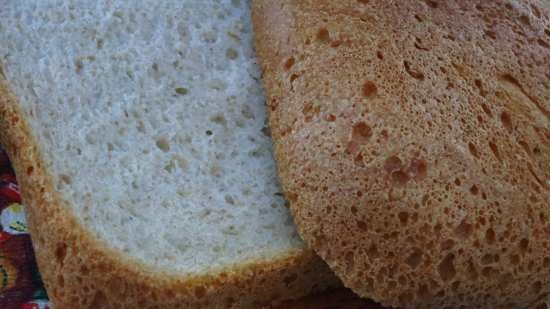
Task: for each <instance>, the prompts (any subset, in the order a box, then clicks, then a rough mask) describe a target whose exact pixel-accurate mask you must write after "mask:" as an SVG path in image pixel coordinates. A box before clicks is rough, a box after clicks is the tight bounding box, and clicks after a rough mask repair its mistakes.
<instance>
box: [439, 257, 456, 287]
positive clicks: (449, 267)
mask: <svg viewBox="0 0 550 309" xmlns="http://www.w3.org/2000/svg"><path fill="white" fill-rule="evenodd" d="M454 259H455V256H454V254H452V253H450V254H448V255H447V256H446V257H445V258H444V259H443V261H441V263H439V266H438V271H439V276H440V277H441V279H443V281H449V280H451V279H453V278H454V277H455V276H456V269H455V265H454Z"/></svg>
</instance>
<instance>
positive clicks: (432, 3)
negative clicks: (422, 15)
mask: <svg viewBox="0 0 550 309" xmlns="http://www.w3.org/2000/svg"><path fill="white" fill-rule="evenodd" d="M424 2H425V3H426V4H427V5H428V6H429V7H431V8H432V9H437V7H438V6H439V3H437V1H434V0H424Z"/></svg>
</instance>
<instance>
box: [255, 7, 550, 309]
mask: <svg viewBox="0 0 550 309" xmlns="http://www.w3.org/2000/svg"><path fill="white" fill-rule="evenodd" d="M253 21H254V25H255V31H256V46H257V50H258V54H259V56H260V59H261V62H262V66H263V70H264V82H265V87H266V91H267V94H268V109H269V111H270V123H271V128H272V133H273V138H274V141H275V148H276V159H277V161H278V164H279V171H280V177H281V182H282V185H283V188H284V191H285V194H286V196H287V197H288V198H289V200H290V205H291V210H292V213H293V215H294V217H295V221H296V224H297V225H298V228H299V231H300V233H301V235H302V236H303V237H304V239H305V240H306V241H307V242H308V244H309V245H311V246H312V248H314V249H315V250H316V252H317V253H319V254H320V256H321V257H322V258H323V259H324V260H325V261H326V262H328V264H329V266H330V267H331V268H332V269H333V270H334V271H335V272H336V274H337V275H338V276H339V277H340V278H341V279H342V280H343V282H344V284H345V285H346V286H347V287H350V288H352V289H353V290H354V291H355V292H356V293H358V294H359V295H361V296H363V297H368V298H373V299H375V300H377V301H380V302H382V303H384V304H386V305H390V306H396V307H402V308H528V307H532V306H534V305H535V304H537V303H538V302H540V300H541V299H544V297H547V296H548V295H549V294H550V105H549V104H550V10H549V7H548V2H545V1H501V0H499V1H473V0H469V1H433V0H426V1H356V0H344V1H314V0H304V1H293V0H283V1H268V0H257V1H255V5H254V9H253Z"/></svg>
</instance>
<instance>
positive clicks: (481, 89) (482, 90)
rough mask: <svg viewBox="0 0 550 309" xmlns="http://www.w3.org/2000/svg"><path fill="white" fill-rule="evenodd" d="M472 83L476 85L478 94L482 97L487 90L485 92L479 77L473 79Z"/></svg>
mask: <svg viewBox="0 0 550 309" xmlns="http://www.w3.org/2000/svg"><path fill="white" fill-rule="evenodd" d="M474 84H475V85H476V87H477V89H478V90H479V94H480V95H481V96H482V97H484V96H486V95H487V92H485V90H484V89H483V84H482V83H481V80H479V79H476V80H475V81H474Z"/></svg>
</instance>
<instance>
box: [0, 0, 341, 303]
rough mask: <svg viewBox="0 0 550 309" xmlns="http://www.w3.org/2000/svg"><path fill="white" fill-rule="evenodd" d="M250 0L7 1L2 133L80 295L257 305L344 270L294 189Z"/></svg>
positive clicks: (55, 267) (56, 277) (2, 12)
mask: <svg viewBox="0 0 550 309" xmlns="http://www.w3.org/2000/svg"><path fill="white" fill-rule="evenodd" d="M249 6H250V2H249V1H239V0H236V1H235V0H232V1H231V0H224V1H214V0H208V1H202V0H201V1H195V0H189V1H174V0H169V1H153V0H144V1H119V0H115V1H107V0H102V1H76V0H74V1H72V0H71V1H54V0H46V1H8V2H5V3H3V4H2V8H1V9H0V42H1V43H0V68H1V70H0V77H1V83H0V84H1V88H0V94H1V96H0V140H1V142H2V143H3V145H4V146H5V147H6V148H7V150H8V152H9V154H10V156H11V158H12V160H13V162H14V165H15V168H16V171H17V175H18V178H19V181H20V183H21V184H22V191H23V192H22V193H23V198H24V202H25V203H26V204H27V206H28V210H29V222H30V230H31V234H32V238H33V241H34V247H35V250H36V255H37V258H38V264H39V267H40V270H41V272H42V275H43V279H44V281H45V284H46V287H47V290H48V292H49V296H50V298H51V299H52V300H53V303H54V304H55V307H56V308H57V309H65V308H67V309H68V308H93V309H97V308H106V309H107V308H113V309H114V308H258V307H261V306H263V305H269V304H272V303H276V302H279V301H281V300H284V299H293V298H297V297H300V296H303V295H305V294H307V293H309V292H311V291H313V290H315V291H318V290H322V289H324V288H327V287H329V286H335V285H337V284H338V281H337V279H335V277H333V275H332V274H331V273H330V271H329V269H328V267H326V266H325V264H324V263H323V262H322V261H321V260H320V259H318V258H317V257H316V256H315V255H314V254H313V253H312V252H311V251H310V250H309V249H307V248H306V247H305V246H304V243H303V242H302V240H301V239H300V237H299V236H298V234H297V233H296V230H295V227H294V225H293V222H292V219H291V216H290V214H289V211H288V209H287V207H286V206H285V200H284V198H283V197H282V194H281V193H280V189H279V186H278V183H277V178H276V168H275V163H274V160H273V158H272V147H271V140H270V137H269V131H268V128H267V126H266V124H265V115H264V114H265V107H264V96H263V93H262V88H261V85H260V84H259V78H260V73H259V70H258V68H257V65H256V61H255V57H254V54H253V48H252V30H251V22H250V17H249Z"/></svg>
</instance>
